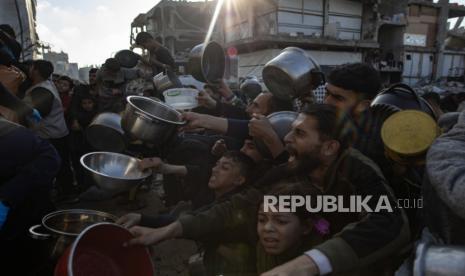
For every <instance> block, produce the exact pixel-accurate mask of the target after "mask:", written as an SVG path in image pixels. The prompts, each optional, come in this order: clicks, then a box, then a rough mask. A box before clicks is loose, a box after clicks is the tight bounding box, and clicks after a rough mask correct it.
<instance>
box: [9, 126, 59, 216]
mask: <svg viewBox="0 0 465 276" xmlns="http://www.w3.org/2000/svg"><path fill="white" fill-rule="evenodd" d="M0 120H1V118H0ZM7 124H8V123H7V122H5V120H2V121H0V128H3V129H5V128H7ZM10 125H11V124H10ZM0 132H1V131H0ZM59 167H60V159H59V157H58V154H57V152H56V150H55V148H54V147H53V146H51V145H50V144H49V143H48V142H47V141H45V140H42V139H40V138H39V137H38V136H36V135H35V134H34V133H32V132H31V131H30V130H28V129H26V128H24V127H21V126H16V127H14V128H12V129H11V130H10V131H8V132H6V133H5V131H4V132H3V133H1V134H0V199H1V200H4V201H6V202H7V204H9V205H10V207H12V208H15V207H18V206H20V205H22V204H23V203H24V201H25V200H26V199H27V198H29V197H31V196H33V195H35V194H37V193H38V192H44V191H49V190H50V189H51V187H52V183H53V179H54V178H55V175H56V173H57V172H58V169H59Z"/></svg>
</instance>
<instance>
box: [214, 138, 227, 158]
mask: <svg viewBox="0 0 465 276" xmlns="http://www.w3.org/2000/svg"><path fill="white" fill-rule="evenodd" d="M227 150H228V148H227V147H226V143H225V141H224V139H219V140H218V141H216V142H215V144H214V145H213V147H212V151H211V152H212V154H213V155H214V156H222V155H223V153H225V152H226V151H227Z"/></svg>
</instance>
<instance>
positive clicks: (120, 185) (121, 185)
mask: <svg viewBox="0 0 465 276" xmlns="http://www.w3.org/2000/svg"><path fill="white" fill-rule="evenodd" d="M138 162H139V159H137V158H134V157H131V156H128V155H124V154H119V153H113V152H91V153H88V154H85V155H83V156H82V157H81V164H82V166H83V167H84V168H85V169H87V170H88V171H89V172H90V173H91V175H92V178H93V179H94V181H95V182H96V184H97V185H98V186H99V187H100V188H102V189H104V190H107V191H112V192H124V191H128V190H130V189H132V188H134V187H135V186H137V185H139V184H140V183H141V182H142V181H143V180H144V179H146V178H147V177H149V176H150V175H151V174H152V171H151V170H146V171H141V170H140V169H139V167H138Z"/></svg>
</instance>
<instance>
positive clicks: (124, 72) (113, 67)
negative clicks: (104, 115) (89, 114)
mask: <svg viewBox="0 0 465 276" xmlns="http://www.w3.org/2000/svg"><path fill="white" fill-rule="evenodd" d="M139 77H142V76H141V72H140V71H139V70H138V69H133V68H131V69H128V68H121V65H120V64H119V62H118V61H117V60H116V59H114V58H109V59H107V60H106V61H105V64H103V66H102V67H101V68H100V70H98V72H97V80H96V82H97V86H98V91H99V94H98V100H99V110H100V111H101V112H115V113H119V112H121V111H123V110H124V106H125V99H126V96H128V95H127V94H126V86H127V83H128V82H129V81H130V80H134V79H137V78H139Z"/></svg>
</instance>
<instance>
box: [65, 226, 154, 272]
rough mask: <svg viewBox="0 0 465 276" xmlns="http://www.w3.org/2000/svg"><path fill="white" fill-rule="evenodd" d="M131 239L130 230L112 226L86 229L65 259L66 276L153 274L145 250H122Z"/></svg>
mask: <svg viewBox="0 0 465 276" xmlns="http://www.w3.org/2000/svg"><path fill="white" fill-rule="evenodd" d="M133 237H134V236H133V235H132V234H131V233H130V232H129V230H127V229H126V228H124V227H121V226H119V225H116V224H113V223H99V224H95V225H92V226H90V227H88V228H87V229H85V230H84V231H83V232H82V233H81V234H80V235H79V236H78V238H77V239H76V241H75V242H74V243H73V246H72V248H71V252H70V255H69V259H68V275H74V276H87V275H100V276H107V275H108V276H110V275H111V276H145V275H154V268H153V264H152V260H151V257H150V254H149V252H148V250H147V248H146V247H142V246H131V247H123V244H124V243H125V242H127V241H129V240H130V239H132V238H133Z"/></svg>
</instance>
